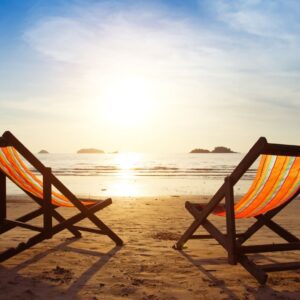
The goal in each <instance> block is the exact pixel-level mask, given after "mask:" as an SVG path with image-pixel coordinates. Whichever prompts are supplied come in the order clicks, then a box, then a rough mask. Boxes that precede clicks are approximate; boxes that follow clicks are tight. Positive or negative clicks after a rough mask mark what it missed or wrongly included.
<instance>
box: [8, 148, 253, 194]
mask: <svg viewBox="0 0 300 300" xmlns="http://www.w3.org/2000/svg"><path fill="white" fill-rule="evenodd" d="M37 157H38V158H39V159H40V160H41V161H42V162H43V163H44V164H45V165H46V166H48V167H51V168H52V171H53V173H54V174H55V175H56V176H57V177H58V178H59V179H60V180H61V181H62V182H63V183H64V184H65V185H66V186H67V187H68V188H69V189H70V190H71V191H72V192H74V193H75V194H77V195H79V196H99V197H110V196H111V197H113V196H131V197H138V196H166V195H168V196H177V195H213V194H214V193H215V192H216V191H217V189H218V188H219V187H220V185H221V184H222V183H223V181H224V178H225V176H226V175H228V174H230V173H231V172H232V170H233V169H234V168H235V167H236V166H237V164H238V163H239V162H240V161H241V159H242V158H243V157H244V154H240V153H228V154H227V153H226V154H213V153H211V154H146V153H117V154H77V153H74V154H38V155H37ZM31 169H32V168H31ZM256 169H257V162H255V163H254V164H253V166H252V167H251V168H250V169H249V171H248V172H247V173H246V174H245V175H244V176H243V177H242V180H241V181H240V182H239V183H238V184H237V185H236V186H235V194H237V195H241V194H243V193H244V192H246V190H247V188H248V187H249V185H250V184H251V180H252V179H253V177H254V175H255V171H256ZM36 174H37V175H39V174H38V173H36ZM8 192H9V193H11V194H22V193H23V192H22V191H21V190H20V189H19V188H18V187H17V186H15V185H14V184H12V183H9V184H8Z"/></svg>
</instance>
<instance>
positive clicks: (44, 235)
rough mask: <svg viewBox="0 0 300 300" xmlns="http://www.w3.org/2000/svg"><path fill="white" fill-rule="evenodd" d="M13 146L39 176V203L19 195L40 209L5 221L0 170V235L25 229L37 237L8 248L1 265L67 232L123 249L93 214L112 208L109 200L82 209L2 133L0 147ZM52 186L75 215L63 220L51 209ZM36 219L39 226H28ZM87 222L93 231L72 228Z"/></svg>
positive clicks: (48, 171) (3, 182)
mask: <svg viewBox="0 0 300 300" xmlns="http://www.w3.org/2000/svg"><path fill="white" fill-rule="evenodd" d="M7 146H13V147H14V148H15V149H16V150H17V151H18V152H19V153H20V154H21V155H22V156H23V157H24V158H25V159H26V160H27V161H28V162H29V163H30V164H31V165H32V166H33V167H34V168H35V169H36V170H37V171H38V172H40V173H41V174H42V176H43V199H39V198H38V197H35V196H34V195H32V194H31V193H29V192H27V191H26V190H24V189H23V191H24V192H25V193H26V194H27V195H28V196H29V197H30V198H32V199H33V200H34V201H35V202H36V203H37V204H38V205H39V206H40V208H38V209H36V210H34V211H32V212H30V213H27V214H25V215H23V216H21V217H19V218H18V219H16V220H9V219H7V198H6V178H7V177H8V176H7V175H6V174H5V173H4V172H2V171H1V170H0V234H2V233H4V232H7V231H9V230H11V229H13V228H15V227H22V228H27V229H29V230H33V231H37V232H38V233H37V234H36V235H34V236H33V237H31V238H29V239H28V241H26V242H25V243H20V244H19V245H18V246H17V247H15V248H10V249H8V250H6V251H3V252H2V253H0V262H1V261H4V260H6V259H8V258H10V257H12V256H14V255H16V254H18V253H20V252H22V251H24V250H26V249H28V248H30V247H32V246H34V245H36V244H37V243H40V242H42V241H43V240H45V239H50V238H51V237H52V236H53V235H54V234H56V233H59V232H60V231H62V230H64V229H67V230H69V231H70V232H71V233H72V234H73V235H74V236H75V237H78V238H79V237H81V232H80V231H87V232H92V233H97V234H102V235H107V236H108V237H110V238H111V239H112V240H113V241H114V242H115V244H116V245H118V246H121V245H123V241H122V240H121V239H120V238H119V236H118V235H117V234H116V233H114V232H113V231H112V230H111V229H110V228H109V227H108V226H107V225H105V224H104V223H103V222H102V221H101V220H100V219H99V218H98V217H97V216H96V215H95V213H96V212H97V211H99V210H101V209H103V208H105V207H107V206H108V205H110V204H112V200H111V199H110V198H108V199H106V200H102V201H95V203H94V204H92V205H89V206H85V205H84V204H83V203H82V202H81V200H80V199H79V198H77V197H76V196H75V195H74V194H73V193H72V192H71V191H70V190H69V189H68V188H67V187H66V186H65V185H64V184H63V183H62V182H61V181H60V180H59V179H58V178H57V177H55V176H54V175H53V173H52V171H51V168H47V167H45V166H44V165H43V164H42V163H41V162H40V161H39V160H38V159H37V158H36V157H35V156H34V155H33V154H32V153H31V152H30V151H29V150H28V149H27V148H26V147H25V146H24V145H23V144H22V143H21V142H20V141H19V140H18V139H17V138H16V137H15V136H14V135H13V134H12V133H10V132H9V131H6V132H5V133H4V134H3V135H2V137H0V147H7ZM52 186H53V187H55V188H56V189H57V190H58V191H59V192H61V193H62V194H63V195H64V196H65V197H66V198H67V199H68V200H69V201H70V202H71V203H72V204H73V205H74V207H75V208H77V209H78V210H79V213H77V214H76V215H74V216H72V217H70V218H69V219H65V218H64V217H63V216H62V215H61V214H60V213H58V211H57V208H59V207H60V206H56V205H53V204H52V202H51V195H52ZM39 216H42V217H43V226H42V227H39V226H34V225H31V224H29V223H27V222H28V221H31V220H33V219H35V218H37V217H39ZM53 218H54V219H56V220H57V224H55V225H54V224H53V222H52V221H53ZM84 218H88V219H89V220H90V221H91V222H92V223H94V225H96V227H97V229H96V228H88V227H83V226H76V225H75V224H76V223H78V222H80V221H81V220H83V219H84Z"/></svg>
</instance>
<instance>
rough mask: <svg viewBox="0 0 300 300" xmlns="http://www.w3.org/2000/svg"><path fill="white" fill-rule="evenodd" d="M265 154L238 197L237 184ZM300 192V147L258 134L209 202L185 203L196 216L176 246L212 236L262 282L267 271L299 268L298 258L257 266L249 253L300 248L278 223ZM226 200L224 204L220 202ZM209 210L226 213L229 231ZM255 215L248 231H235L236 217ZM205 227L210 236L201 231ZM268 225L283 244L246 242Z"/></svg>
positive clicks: (229, 254)
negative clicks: (277, 218)
mask: <svg viewBox="0 0 300 300" xmlns="http://www.w3.org/2000/svg"><path fill="white" fill-rule="evenodd" d="M259 156H261V158H260V163H259V166H258V169H257V173H256V176H255V178H254V180H253V182H252V184H251V186H250V188H249V190H248V191H247V193H246V194H245V195H244V196H243V197H242V198H241V199H240V200H239V201H237V202H236V203H235V202H234V190H233V188H234V185H235V184H236V183H237V182H238V181H239V179H240V178H241V177H242V175H243V174H244V173H245V172H246V171H247V170H248V169H249V168H250V166H251V165H252V164H253V163H254V162H255V160H256V159H257V158H258V157H259ZM299 192H300V146H292V145H282V144H271V143H268V142H267V140H266V139H265V138H263V137H262V138H260V139H259V140H258V141H257V142H256V144H255V145H254V146H253V147H252V148H251V149H250V151H249V152H248V154H246V156H245V157H244V159H243V160H242V161H241V162H240V164H239V165H238V166H237V167H236V168H235V170H234V171H233V172H232V173H231V174H230V175H229V176H228V177H226V178H225V182H224V184H223V185H222V186H221V188H220V189H219V190H218V191H217V193H216V194H215V195H214V196H213V197H212V199H211V200H210V201H209V202H208V203H205V204H204V203H191V202H189V201H187V202H186V204H185V206H186V209H187V210H188V211H189V212H190V213H191V214H192V215H193V217H194V219H195V220H194V221H193V222H192V224H191V226H190V227H189V228H188V229H187V230H186V231H185V233H184V234H183V235H182V236H181V238H180V239H179V240H178V241H177V243H176V244H175V245H174V248H175V249H177V250H182V248H183V245H184V244H185V243H186V242H187V241H188V240H189V239H206V238H214V239H216V240H217V241H218V243H219V244H220V245H221V246H223V247H224V249H225V250H226V251H227V253H228V262H229V264H233V265H235V264H237V263H240V264H241V265H242V266H243V267H244V268H245V269H246V270H247V271H248V272H249V273H250V274H252V275H253V276H254V277H255V278H256V279H257V281H258V282H259V283H261V284H264V283H265V282H266V281H267V272H273V271H283V270H291V269H298V268H300V262H289V263H273V264H267V265H258V264H256V263H254V262H253V261H251V260H250V259H249V257H248V256H247V254H249V253H261V252H273V251H289V250H293V251H294V250H300V240H299V239H298V238H297V237H296V236H295V235H293V234H292V233H290V232H289V231H287V230H286V229H284V228H283V227H282V226H280V225H279V224H277V223H275V222H274V220H272V218H274V217H275V216H276V215H277V214H278V213H279V212H280V211H281V210H282V209H283V208H284V207H286V205H288V204H289V203H290V202H291V201H292V200H293V199H295V198H296V197H297V196H298V195H299ZM222 200H224V201H225V203H224V204H221V201H222ZM210 214H214V215H217V216H223V217H225V218H226V233H222V232H221V231H220V230H219V229H218V228H217V227H216V226H215V225H214V224H213V223H212V222H211V221H209V220H208V217H209V215H210ZM242 218H255V219H256V221H255V223H254V224H252V225H251V226H250V227H249V228H248V229H247V230H246V231H245V232H243V233H237V232H236V219H242ZM200 226H202V227H203V228H204V229H206V231H207V232H208V233H209V234H208V235H197V234H195V232H196V230H197V229H198V228H199V227H200ZM263 226H267V227H268V228H269V229H271V230H272V231H273V232H275V233H276V234H277V235H278V236H280V237H281V238H282V239H283V240H285V241H286V242H285V243H277V244H263V245H248V246H247V245H244V243H245V242H246V241H247V240H249V238H251V237H252V236H253V235H254V234H255V233H256V232H257V231H258V230H259V229H261V228H262V227H263Z"/></svg>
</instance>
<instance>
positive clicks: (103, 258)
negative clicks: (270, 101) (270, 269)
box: [0, 195, 300, 300]
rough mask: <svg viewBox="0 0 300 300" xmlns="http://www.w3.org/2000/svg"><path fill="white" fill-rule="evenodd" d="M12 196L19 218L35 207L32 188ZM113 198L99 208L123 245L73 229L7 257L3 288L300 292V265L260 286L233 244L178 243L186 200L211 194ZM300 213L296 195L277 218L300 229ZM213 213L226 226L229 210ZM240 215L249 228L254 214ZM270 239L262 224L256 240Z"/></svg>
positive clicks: (12, 211) (51, 294)
mask: <svg viewBox="0 0 300 300" xmlns="http://www.w3.org/2000/svg"><path fill="white" fill-rule="evenodd" d="M174 196H175V197H174ZM8 198H9V201H8V213H9V216H10V217H12V218H13V217H15V216H18V215H19V214H24V213H26V211H28V210H32V209H33V207H35V205H34V204H33V202H31V201H29V200H28V199H27V200H26V196H25V197H24V196H21V197H20V199H19V198H17V199H16V197H15V196H14V195H10V196H9V197H8ZM112 198H113V204H112V205H110V206H109V207H107V208H105V209H104V210H103V211H101V212H99V213H98V214H97V216H99V217H100V218H101V220H102V221H103V222H105V223H106V224H107V225H108V226H110V227H111V228H112V229H113V230H114V231H115V232H116V233H117V234H118V235H119V236H120V237H121V238H122V239H123V240H124V242H125V244H124V246H122V247H115V246H114V244H113V242H111V240H110V239H108V238H107V237H106V236H100V235H96V234H93V233H85V232H84V233H83V237H82V238H80V239H78V240H74V239H70V237H71V235H70V233H69V232H68V231H66V230H65V231H63V232H61V233H59V234H57V235H55V236H53V238H52V239H49V240H46V241H44V242H42V243H40V244H38V245H36V246H35V247H33V248H31V249H28V250H26V251H24V252H22V253H20V254H18V255H16V256H14V257H12V258H10V259H8V260H7V261H5V262H3V263H1V264H0V289H1V291H2V292H1V294H2V295H5V298H4V297H3V296H1V294H0V299H41V298H44V299H45V298H53V299H93V300H95V299H143V300H157V299H168V300H175V299H279V298H280V299H299V296H300V272H299V271H285V272H276V273H270V274H269V280H268V282H267V285H266V286H260V285H259V284H258V283H257V282H256V280H255V279H254V278H253V277H252V276H250V275H249V274H248V273H247V272H246V271H245V270H244V269H243V268H242V267H241V266H239V265H237V266H231V265H229V264H227V257H226V253H225V251H224V250H223V248H222V247H220V246H219V245H218V244H217V243H216V242H215V241H214V240H203V241H200V240H195V241H189V242H188V243H187V244H186V247H185V248H184V250H183V251H176V250H173V249H172V245H173V244H174V242H175V241H176V240H177V239H178V238H179V237H180V235H181V234H182V233H183V231H184V230H185V229H186V228H187V226H189V225H190V223H191V222H192V220H193V219H192V217H191V215H190V214H189V213H188V212H187V211H186V210H185V208H184V202H185V201H186V200H190V201H199V202H201V201H203V202H206V201H207V200H208V199H209V197H208V196H192V197H191V196H182V195H178V196H177V195H173V197H172V196H169V197H165V196H163V197H112ZM22 199H23V200H22ZM19 200H21V202H19ZM16 202H18V204H19V205H16ZM61 211H62V212H63V213H64V214H65V215H66V216H71V215H72V214H74V213H75V210H74V209H72V208H71V209H68V208H62V209H61ZM299 213H300V206H299V202H298V201H293V203H291V204H290V205H289V206H288V207H287V208H286V209H285V210H284V211H283V212H282V214H280V215H279V216H278V218H277V220H278V222H279V223H280V224H281V225H283V226H284V227H286V228H287V229H290V230H291V232H292V233H294V234H295V235H297V236H299V235H300V228H299V220H298V216H299ZM212 221H213V222H214V223H215V224H216V225H217V226H218V227H219V228H224V218H222V217H216V216H213V217H212ZM238 223H239V226H238V228H240V229H243V228H245V227H246V226H248V225H249V224H250V223H251V220H241V222H238ZM83 225H89V223H88V221H87V220H85V221H84V222H83ZM29 234H31V233H30V231H28V230H26V229H15V230H11V231H10V232H9V233H5V234H2V235H1V236H0V237H1V248H7V247H11V246H13V245H15V244H18V243H20V242H22V241H24V239H26V238H28V237H29ZM266 239H268V241H269V242H271V241H273V235H272V233H270V231H268V230H262V232H260V234H257V236H255V238H254V239H253V241H254V242H261V243H263V242H264V241H265V240H266ZM276 241H277V239H276V238H275V239H274V242H276ZM298 255H299V254H298V253H297V252H296V251H291V252H289V253H286V254H285V253H284V252H279V253H272V254H270V255H269V253H268V254H267V255H257V256H255V258H256V259H258V260H259V261H262V263H263V262H268V261H269V262H270V261H273V260H275V261H283V262H284V261H290V260H297V258H298Z"/></svg>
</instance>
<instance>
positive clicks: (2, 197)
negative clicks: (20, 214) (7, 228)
mask: <svg viewBox="0 0 300 300" xmlns="http://www.w3.org/2000/svg"><path fill="white" fill-rule="evenodd" d="M5 219H6V175H5V174H4V173H2V172H0V226H2V225H3V224H4V221H5Z"/></svg>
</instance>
